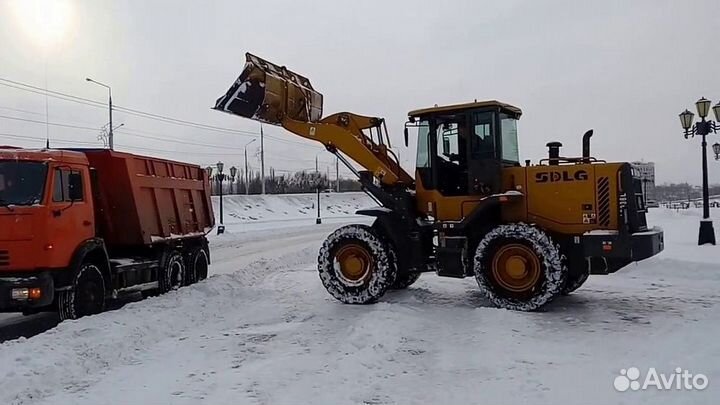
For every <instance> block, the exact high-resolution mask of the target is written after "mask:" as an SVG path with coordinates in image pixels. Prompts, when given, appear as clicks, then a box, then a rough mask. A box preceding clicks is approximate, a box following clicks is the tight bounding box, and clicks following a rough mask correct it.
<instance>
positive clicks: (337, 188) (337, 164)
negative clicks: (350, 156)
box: [335, 156, 340, 193]
mask: <svg viewBox="0 0 720 405" xmlns="http://www.w3.org/2000/svg"><path fill="white" fill-rule="evenodd" d="M335 191H336V192H338V193H339V192H340V159H339V158H338V157H337V156H335Z"/></svg>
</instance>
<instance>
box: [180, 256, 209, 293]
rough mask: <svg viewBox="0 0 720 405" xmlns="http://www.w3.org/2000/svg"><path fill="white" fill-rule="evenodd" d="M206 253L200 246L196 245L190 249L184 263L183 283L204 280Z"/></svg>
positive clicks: (206, 264) (206, 263)
mask: <svg viewBox="0 0 720 405" xmlns="http://www.w3.org/2000/svg"><path fill="white" fill-rule="evenodd" d="M208 263H209V260H208V255H207V252H206V251H205V249H203V248H202V247H196V248H194V249H192V250H191V251H190V254H189V255H188V256H187V262H186V263H185V266H186V269H187V270H186V271H185V284H186V285H190V284H195V283H197V282H198V281H200V280H205V279H206V278H207V275H208Z"/></svg>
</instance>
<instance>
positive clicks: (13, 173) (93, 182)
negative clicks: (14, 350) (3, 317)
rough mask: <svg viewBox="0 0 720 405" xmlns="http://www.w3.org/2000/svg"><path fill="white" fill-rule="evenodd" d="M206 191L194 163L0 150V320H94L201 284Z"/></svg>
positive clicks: (207, 225) (206, 259)
mask: <svg viewBox="0 0 720 405" xmlns="http://www.w3.org/2000/svg"><path fill="white" fill-rule="evenodd" d="M213 226H214V216H213V213H212V205H211V203H210V183H209V181H208V178H207V174H206V172H205V170H203V169H202V168H200V167H199V166H196V165H191V164H187V163H181V162H174V161H169V160H162V159H156V158H150V157H145V156H138V155H133V154H129V153H121V152H114V151H110V150H106V149H72V150H69V149H42V150H29V149H20V148H13V147H8V146H0V312H20V311H22V312H25V313H32V312H37V311H44V310H58V311H59V313H60V317H61V318H62V319H74V318H79V317H82V316H85V315H90V314H95V313H99V312H101V311H102V310H103V309H104V308H105V302H106V300H107V299H109V298H114V297H117V296H118V295H119V294H122V293H126V292H138V291H140V292H143V293H144V294H148V293H155V292H158V293H163V292H166V291H169V290H172V289H176V288H179V287H181V286H183V285H188V284H192V283H194V282H196V281H198V280H202V279H204V278H205V277H207V272H208V265H209V264H210V252H209V249H208V241H207V239H206V237H205V235H206V234H207V233H208V232H209V231H210V230H211V229H212V227H213Z"/></svg>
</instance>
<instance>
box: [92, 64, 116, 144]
mask: <svg viewBox="0 0 720 405" xmlns="http://www.w3.org/2000/svg"><path fill="white" fill-rule="evenodd" d="M85 81H88V82H90V83H95V84H97V85H98V86H102V87H105V88H106V89H108V115H110V125H109V128H110V130H109V134H108V146H109V147H110V150H114V148H115V144H114V142H113V123H112V111H113V106H112V89H111V88H110V86H108V85H107V84H104V83H100V82H98V81H95V80H93V79H91V78H89V77H86V78H85Z"/></svg>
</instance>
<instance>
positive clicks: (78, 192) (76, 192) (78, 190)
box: [68, 172, 84, 201]
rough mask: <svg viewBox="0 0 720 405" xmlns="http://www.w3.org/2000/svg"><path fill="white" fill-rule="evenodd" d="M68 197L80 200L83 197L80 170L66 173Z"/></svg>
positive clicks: (72, 199)
mask: <svg viewBox="0 0 720 405" xmlns="http://www.w3.org/2000/svg"><path fill="white" fill-rule="evenodd" d="M68 197H69V198H70V201H82V200H83V198H84V196H83V184H82V175H81V174H80V172H70V174H69V175H68Z"/></svg>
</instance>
